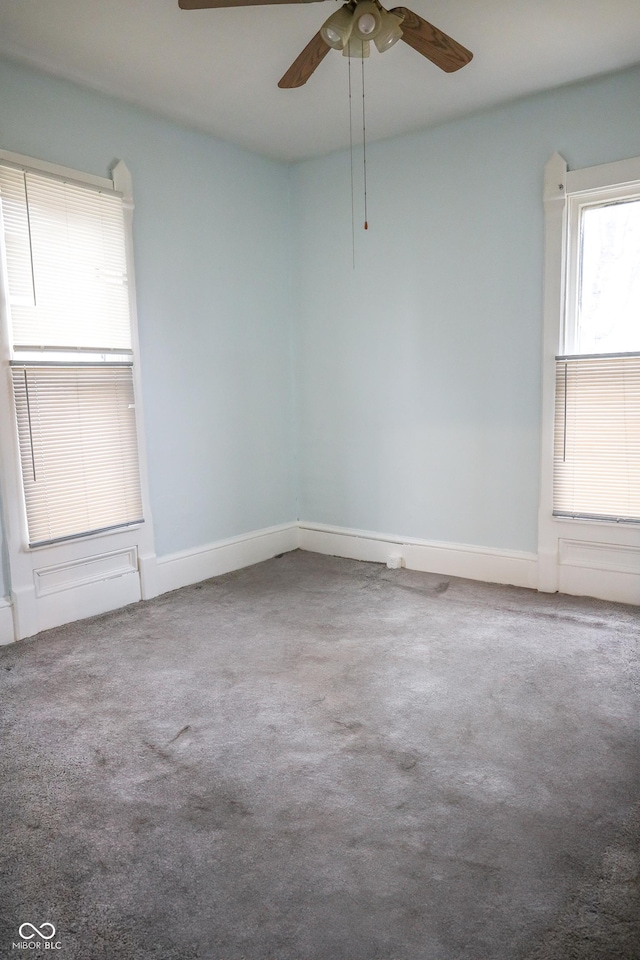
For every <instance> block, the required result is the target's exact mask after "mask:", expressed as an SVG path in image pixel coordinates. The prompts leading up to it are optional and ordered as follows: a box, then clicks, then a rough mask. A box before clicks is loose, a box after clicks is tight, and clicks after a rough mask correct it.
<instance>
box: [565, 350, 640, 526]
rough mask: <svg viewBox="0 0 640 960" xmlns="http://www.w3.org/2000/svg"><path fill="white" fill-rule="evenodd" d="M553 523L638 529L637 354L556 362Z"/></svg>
mask: <svg viewBox="0 0 640 960" xmlns="http://www.w3.org/2000/svg"><path fill="white" fill-rule="evenodd" d="M553 498H554V510H553V512H554V515H555V516H560V517H581V518H593V519H603V520H627V521H629V520H631V521H640V354H638V353H636V354H627V355H624V356H616V355H609V356H606V355H605V356H599V357H589V356H581V357H570V358H562V357H560V358H558V360H557V361H556V416H555V438H554V490H553Z"/></svg>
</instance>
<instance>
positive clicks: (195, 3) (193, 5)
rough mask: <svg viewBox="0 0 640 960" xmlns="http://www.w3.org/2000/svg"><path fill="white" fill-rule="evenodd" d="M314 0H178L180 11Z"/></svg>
mask: <svg viewBox="0 0 640 960" xmlns="http://www.w3.org/2000/svg"><path fill="white" fill-rule="evenodd" d="M313 2H314V0H178V6H179V7H180V8H181V9H182V10H211V9H213V8H214V7H257V6H259V5H261V4H267V3H313Z"/></svg>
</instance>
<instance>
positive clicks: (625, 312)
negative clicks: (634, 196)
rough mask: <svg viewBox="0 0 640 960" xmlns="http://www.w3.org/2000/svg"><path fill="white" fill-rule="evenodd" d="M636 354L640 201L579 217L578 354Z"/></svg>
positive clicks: (639, 323)
mask: <svg viewBox="0 0 640 960" xmlns="http://www.w3.org/2000/svg"><path fill="white" fill-rule="evenodd" d="M632 351H640V200H631V201H625V202H623V203H609V204H603V205H602V206H595V207H585V208H584V210H583V214H582V247H581V261H580V293H579V302H578V343H577V350H576V352H577V353H623V352H632Z"/></svg>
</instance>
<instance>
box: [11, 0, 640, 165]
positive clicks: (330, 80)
mask: <svg viewBox="0 0 640 960" xmlns="http://www.w3.org/2000/svg"><path fill="white" fill-rule="evenodd" d="M401 2H402V0H394V4H395V3H401ZM406 2H407V3H408V4H409V7H410V9H412V10H414V11H415V12H416V13H418V14H419V15H420V16H422V17H424V18H425V19H426V20H429V21H430V22H431V23H433V24H435V25H436V26H437V27H439V28H440V29H441V30H444V31H445V32H446V33H448V34H449V35H450V36H452V37H453V38H454V39H456V40H458V41H459V42H460V43H462V44H463V45H464V46H466V47H468V48H469V49H470V50H472V51H473V53H474V59H473V60H472V62H471V63H470V64H469V65H468V66H466V67H464V68H463V69H462V70H460V71H458V72H457V73H453V74H445V73H443V72H442V71H441V70H439V69H438V68H437V67H435V66H434V65H433V64H431V63H430V62H429V61H428V60H425V59H424V58H423V57H421V56H420V55H419V54H418V53H416V52H415V51H414V50H412V49H411V48H410V47H409V46H408V45H407V44H405V43H398V44H396V45H395V46H394V47H393V48H392V49H391V50H389V51H388V52H386V53H385V54H379V53H378V52H377V51H376V50H375V49H374V48H373V45H372V51H371V57H370V58H369V60H367V61H366V65H365V69H366V93H367V97H366V113H367V139H368V140H374V139H379V138H383V137H389V136H393V135H396V134H401V133H405V132H408V131H410V130H417V129H420V128H422V127H426V126H428V125H429V124H433V123H437V122H440V121H443V120H447V119H450V118H453V117H456V116H461V115H464V114H468V113H471V112H473V111H475V110H479V109H482V108H485V107H489V106H491V105H494V104H496V103H499V102H501V101H505V100H511V99H514V98H516V97H520V96H523V95H526V94H529V93H532V92H535V91H540V90H545V89H549V88H551V87H555V86H559V85H560V84H565V83H570V82H572V81H576V80H581V79H583V78H586V77H590V76H594V75H596V74H599V73H607V72H610V71H614V70H618V69H621V68H623V67H626V66H630V65H631V64H634V63H638V62H640V0H406ZM394 4H390V5H389V6H393V5H394ZM337 8H338V3H337V2H334V0H325V2H322V3H320V2H318V3H301V4H300V5H290V4H284V5H273V6H260V7H242V8H232V9H218V10H194V11H186V10H180V9H178V2H177V0H0V55H2V54H5V55H7V56H9V57H11V58H13V59H19V60H22V61H26V62H28V63H30V64H33V65H34V66H37V67H39V68H41V69H43V70H45V71H47V72H49V73H52V74H55V75H58V76H62V77H66V78H68V79H71V80H76V81H78V82H79V83H83V84H85V85H87V86H90V87H93V88H95V89H97V90H101V91H104V92H106V93H111V94H115V95H116V96H118V97H122V98H123V99H125V100H128V101H130V102H133V103H137V104H140V105H142V106H145V107H148V108H151V109H153V110H155V111H158V112H160V113H162V114H164V115H165V116H168V117H171V118H173V119H176V120H179V121H182V122H184V123H187V124H189V125H190V126H194V127H197V128H199V129H201V130H205V131H207V132H209V133H213V134H215V135H216V136H218V137H221V138H223V139H226V140H230V141H232V142H234V143H237V144H240V145H242V146H244V147H247V148H249V149H251V150H255V151H258V152H260V153H263V154H266V155H268V156H272V157H275V158H280V159H284V160H296V159H300V158H303V157H308V156H313V155H315V154H321V153H327V152H329V151H331V150H336V149H339V148H342V147H345V146H347V145H348V143H349V112H348V92H347V91H348V74H347V60H346V58H344V57H342V56H341V55H340V54H339V53H337V52H335V51H330V53H329V54H328V56H327V57H326V58H325V60H324V61H323V62H322V63H321V64H320V66H319V67H318V69H317V70H316V72H315V73H314V75H313V76H312V77H311V79H310V80H309V81H308V82H307V84H306V85H305V86H303V87H300V88H298V89H295V90H280V89H279V88H278V86H277V83H278V80H279V79H280V77H281V76H282V74H283V73H284V72H285V70H286V69H287V68H288V66H289V65H290V64H291V62H292V61H293V60H294V59H295V58H296V56H297V55H298V53H299V52H300V51H301V50H302V48H303V47H304V46H305V45H306V43H307V42H308V41H309V40H310V39H311V37H312V36H313V34H314V33H316V32H317V30H318V29H319V28H320V26H321V25H322V23H323V22H324V20H325V19H326V18H327V17H328V16H329V15H330V14H331V13H332V12H333V11H334V10H335V9H337ZM352 64H354V65H356V68H357V73H356V74H355V75H354V87H355V77H358V78H359V76H360V64H359V62H358V61H352ZM357 109H358V110H359V109H360V108H359V106H357ZM358 116H359V117H360V116H361V115H360V114H358ZM358 123H359V124H360V125H361V119H359V120H358Z"/></svg>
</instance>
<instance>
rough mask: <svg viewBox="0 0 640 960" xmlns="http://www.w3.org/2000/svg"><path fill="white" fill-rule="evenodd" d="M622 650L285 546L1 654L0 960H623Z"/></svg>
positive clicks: (563, 611)
mask: <svg viewBox="0 0 640 960" xmlns="http://www.w3.org/2000/svg"><path fill="white" fill-rule="evenodd" d="M639 639H640V611H639V609H638V608H634V607H625V606H620V605H615V604H606V603H601V602H598V601H592V600H582V599H576V598H569V597H561V596H548V595H538V594H536V593H533V592H531V591H527V590H521V589H517V588H512V587H498V586H490V585H486V584H479V583H472V582H470V581H465V580H455V579H451V580H449V579H447V578H444V577H440V576H435V575H429V574H420V573H415V572H410V571H406V570H398V571H395V570H394V571H391V570H387V569H386V568H384V567H380V566H377V565H373V564H362V563H357V562H352V561H348V560H340V559H336V558H329V557H321V556H317V555H313V554H305V553H301V552H295V553H293V554H287V555H285V556H283V557H281V558H276V559H274V560H270V561H268V562H267V563H263V564H259V565H257V566H255V567H252V568H249V569H247V570H242V571H238V572H236V573H233V574H229V575H227V576H224V577H220V578H218V579H215V580H210V581H207V582H206V583H203V584H199V585H197V586H193V587H188V588H186V589H184V590H180V591H177V592H175V593H172V594H168V595H165V596H162V597H159V598H157V599H156V600H153V601H150V602H146V603H141V604H137V605H134V606H131V607H128V608H126V609H124V610H121V611H118V612H116V613H113V614H108V615H105V616H102V617H97V618H95V619H93V620H90V621H85V622H83V623H79V624H73V625H71V626H68V627H64V628H59V629H56V630H52V631H49V632H47V633H46V634H41V635H40V636H38V637H36V638H33V639H30V640H26V641H22V642H20V643H18V644H14V645H12V646H10V647H6V648H3V649H2V650H1V651H0V675H1V678H2V687H3V690H2V695H3V700H2V702H3V715H4V733H5V741H4V750H3V754H2V761H1V763H2V770H1V773H2V785H1V790H2V796H1V798H0V799H1V802H2V832H3V836H2V849H3V870H2V877H3V890H2V900H1V914H2V928H1V929H0V957H2V958H5V957H14V958H15V957H17V956H21V955H23V954H24V953H25V952H26V950H22V953H21V952H20V948H18V947H16V948H12V944H13V943H16V942H24V941H20V938H19V935H18V928H19V927H20V925H21V924H23V923H31V924H33V925H34V926H35V927H37V928H38V930H39V931H40V932H41V933H49V931H50V928H43V926H42V925H43V924H45V923H51V924H53V925H55V927H56V933H55V937H54V938H52V940H51V941H47V943H51V944H55V943H59V944H60V948H59V949H58V950H57V951H56V952H55V953H49V954H48V955H50V956H58V957H60V958H61V960H107V958H109V960H112V958H114V960H134V958H135V960H139V958H147V957H149V958H163V960H192V958H196V957H198V958H206V960H241V958H245V960H524V958H526V960H564V958H569V960H638V957H640V893H639V888H638V875H639V854H638V851H639V839H640V824H639V820H638V799H639V796H640V794H639V790H638V787H639V782H640V777H639V773H640V737H639V730H638V706H639V702H640V686H639V682H638V681H639V677H640V665H639V662H638V641H639ZM23 933H25V934H29V935H31V934H33V936H32V940H31V941H29V942H35V940H36V939H37V935H36V934H35V933H33V930H32V928H27V927H24V928H23ZM29 952H30V953H31V954H32V955H33V954H34V953H35V950H34V949H33V948H32V949H30V950H29ZM42 955H44V950H43V951H42Z"/></svg>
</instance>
